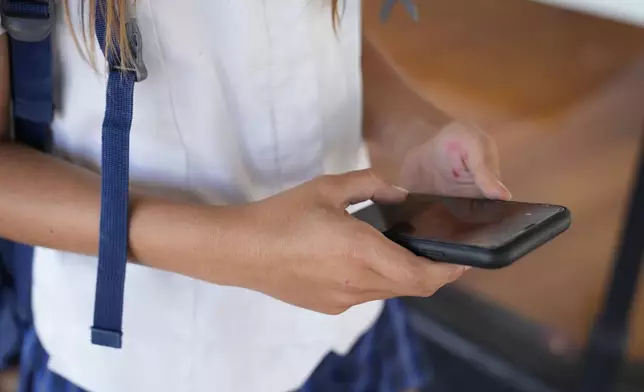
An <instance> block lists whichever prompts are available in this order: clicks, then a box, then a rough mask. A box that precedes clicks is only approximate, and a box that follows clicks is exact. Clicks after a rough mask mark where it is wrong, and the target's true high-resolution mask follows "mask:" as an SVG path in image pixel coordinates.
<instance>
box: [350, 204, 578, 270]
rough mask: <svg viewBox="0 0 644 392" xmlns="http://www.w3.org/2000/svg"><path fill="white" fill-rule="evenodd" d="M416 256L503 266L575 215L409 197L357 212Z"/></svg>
mask: <svg viewBox="0 0 644 392" xmlns="http://www.w3.org/2000/svg"><path fill="white" fill-rule="evenodd" d="M352 215H353V216H354V217H355V218H357V219H360V220H362V221H365V222H367V223H369V224H370V225H372V226H374V227H375V228H377V229H378V230H380V231H381V232H382V233H384V234H385V236H387V237H388V238H389V239H391V240H392V241H394V242H396V243H398V244H400V245H401V246H403V247H405V248H407V249H409V250H411V251H412V252H414V253H415V254H416V255H419V256H424V257H427V258H430V259H432V260H435V261H442V262H446V263H454V264H462V265H469V266H473V267H479V268H489V269H494V268H502V267H505V266H508V265H510V264H512V263H514V262H515V261H516V260H518V259H519V258H521V257H522V256H524V255H526V254H527V253H529V252H531V251H532V250H534V249H536V248H538V247H539V246H541V245H543V244H545V243H546V242H548V241H550V240H551V239H553V238H554V237H556V236H557V235H559V234H561V233H562V232H564V231H565V230H566V229H568V227H570V222H571V216H570V211H569V210H568V209H567V208H565V207H562V206H557V205H551V204H535V203H523V202H516V201H500V200H489V199H467V198H458V197H445V196H433V195H424V194H410V195H409V197H408V198H407V200H405V201H404V202H402V203H400V204H371V205H368V206H367V207H365V208H362V209H359V210H358V211H356V212H354V213H353V214H352Z"/></svg>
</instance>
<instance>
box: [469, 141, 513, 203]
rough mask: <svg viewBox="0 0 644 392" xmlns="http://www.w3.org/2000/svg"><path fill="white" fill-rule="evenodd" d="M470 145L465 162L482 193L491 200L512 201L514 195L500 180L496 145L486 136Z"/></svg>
mask: <svg viewBox="0 0 644 392" xmlns="http://www.w3.org/2000/svg"><path fill="white" fill-rule="evenodd" d="M468 144H469V145H470V148H468V153H467V154H466V156H464V157H463V162H464V164H465V166H466V169H467V171H469V172H470V174H471V175H472V177H473V179H474V183H475V184H476V186H477V187H478V188H479V190H480V191H481V193H482V194H483V195H484V196H485V197H487V198H489V199H499V200H510V199H511V198H512V194H510V191H509V190H508V188H506V187H505V185H503V183H502V182H501V180H500V179H499V175H498V173H499V163H498V154H497V153H496V147H495V146H494V144H493V143H492V142H490V141H489V140H487V139H486V136H480V137H477V138H475V139H473V140H471V141H470V143H468Z"/></svg>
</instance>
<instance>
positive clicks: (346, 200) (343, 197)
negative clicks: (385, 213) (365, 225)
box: [323, 169, 409, 208]
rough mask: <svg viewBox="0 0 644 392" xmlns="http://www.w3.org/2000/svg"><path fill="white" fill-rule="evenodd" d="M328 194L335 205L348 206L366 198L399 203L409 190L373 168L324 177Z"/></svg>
mask: <svg viewBox="0 0 644 392" xmlns="http://www.w3.org/2000/svg"><path fill="white" fill-rule="evenodd" d="M323 182H324V183H325V184H324V187H325V188H326V189H327V191H326V192H325V194H326V196H328V197H329V198H330V199H331V202H332V203H333V205H334V206H335V207H338V208H346V207H347V206H349V205H350V204H355V203H359V202H362V201H365V200H373V201H375V202H380V203H399V202H402V201H403V200H405V199H406V198H407V195H408V194H409V192H408V191H407V190H405V189H402V188H400V187H397V186H395V185H391V184H389V183H387V182H386V181H384V180H383V179H381V178H380V177H378V176H377V175H375V174H374V173H373V171H372V170H370V169H366V170H358V171H352V172H348V173H345V174H339V175H332V176H327V177H324V178H323Z"/></svg>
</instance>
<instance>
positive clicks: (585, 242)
mask: <svg viewBox="0 0 644 392" xmlns="http://www.w3.org/2000/svg"><path fill="white" fill-rule="evenodd" d="M363 4H364V5H363V7H364V15H365V16H364V26H365V27H364V28H365V31H366V35H367V37H368V39H369V41H371V43H372V44H373V45H374V46H375V47H376V48H377V49H378V50H379V51H380V52H381V53H382V54H383V55H384V56H385V58H387V59H388V61H389V63H390V65H391V66H392V67H393V68H394V69H395V70H396V71H397V72H399V73H400V74H401V75H402V77H404V78H405V79H406V80H407V81H408V82H409V83H410V84H412V85H414V86H416V87H417V88H418V91H419V92H420V94H421V95H423V96H424V97H425V98H426V99H427V100H429V101H431V102H432V103H433V104H435V105H436V106H437V107H439V108H440V109H441V110H443V111H445V112H446V113H448V114H450V115H451V116H452V117H455V118H458V119H461V120H463V119H464V120H469V121H472V122H474V123H476V124H478V125H480V126H481V127H482V128H484V129H485V130H486V131H487V132H489V133H490V134H491V135H493V136H494V137H495V139H496V140H497V143H498V144H499V148H500V153H501V157H502V173H503V179H504V182H505V183H506V184H507V185H508V186H509V188H510V190H511V191H512V193H513V196H514V198H515V199H518V200H525V201H535V202H552V203H556V204H562V205H566V206H568V207H569V208H570V209H571V211H572V214H573V226H572V228H571V229H570V230H569V232H568V233H566V234H565V235H563V236H561V237H559V238H558V239H557V240H555V241H553V242H552V243H550V244H549V245H547V246H545V247H543V248H542V249H540V250H538V251H536V252H534V253H533V254H531V255H529V256H528V257H526V258H525V259H523V260H522V261H521V262H519V263H517V264H515V265H513V266H512V267H510V268H507V269H504V270H500V271H480V270H479V271H471V272H468V274H466V276H465V277H464V278H463V279H462V280H461V281H460V283H459V284H458V285H456V286H455V287H451V288H449V289H446V290H443V291H441V292H440V293H439V295H437V296H436V297H434V298H432V299H428V300H422V301H410V303H411V305H412V306H413V307H414V308H415V309H418V310H420V312H421V313H422V314H423V315H424V316H425V317H424V319H422V320H420V321H419V323H420V324H421V328H424V329H425V330H426V334H427V335H429V336H428V340H429V344H430V347H429V349H430V350H438V351H437V353H436V356H440V355H442V354H444V353H441V350H443V351H446V352H447V353H449V355H450V356H456V357H458V358H457V359H458V360H465V361H469V362H471V364H472V366H474V368H476V369H475V370H476V372H479V373H481V374H482V376H485V377H492V378H499V377H500V378H502V379H504V380H505V381H504V382H503V383H499V384H494V383H493V384H490V385H489V388H488V389H481V388H476V389H467V387H466V386H461V387H460V388H458V387H453V388H452V389H450V390H456V391H460V390H466V391H469V390H494V391H496V390H550V389H549V388H552V390H571V388H572V385H574V381H575V380H576V375H577V371H578V367H579V360H580V357H581V355H582V354H583V351H582V350H583V347H584V345H585V343H586V341H587V339H588V335H589V332H590V327H591V326H592V323H593V322H594V318H595V315H596V313H597V311H598V310H599V309H600V306H601V305H602V300H603V298H604V293H605V288H606V286H607V284H608V283H609V279H610V272H611V267H612V262H613V251H614V248H615V246H616V245H617V241H618V239H619V235H620V230H621V225H622V221H623V215H624V213H625V212H626V211H625V209H626V206H627V201H628V196H629V191H630V185H631V180H632V175H633V171H634V166H635V164H636V160H635V159H636V153H637V149H638V146H639V145H640V142H639V140H640V135H641V133H642V124H643V120H644V29H641V28H639V27H637V25H638V24H641V25H642V26H644V2H641V1H616V0H577V1H567V0H548V1H545V2H535V1H531V0H476V1H472V0H419V1H417V4H418V7H419V11H420V21H419V23H413V22H412V21H411V20H410V18H409V16H408V15H407V14H406V13H405V11H404V8H403V7H401V6H399V7H396V8H395V10H394V12H393V15H392V18H391V19H390V20H389V21H388V22H387V23H384V24H383V23H380V21H379V19H378V12H379V8H380V2H378V1H366V2H363ZM417 136H418V139H417V140H422V137H423V135H417ZM383 137H384V136H383ZM415 143H416V141H414V140H409V139H405V138H400V139H396V140H391V141H386V142H384V143H378V144H379V145H388V146H393V147H392V148H391V149H388V150H381V151H380V150H375V151H374V152H373V155H374V165H375V166H376V168H377V169H378V170H379V171H380V172H381V173H383V174H385V175H387V176H390V177H391V178H393V176H394V175H395V173H397V170H398V167H399V166H400V162H399V158H398V157H400V156H401V154H400V153H399V152H400V151H401V150H404V149H406V148H409V147H410V146H413V145H414V144H415ZM642 287H644V279H640V288H641V289H640V290H639V295H638V296H637V300H636V302H635V304H634V305H633V310H634V313H633V322H632V326H631V337H630V341H629V347H628V352H629V364H628V366H627V368H626V369H625V372H624V375H623V377H622V378H623V380H622V384H623V385H622V387H621V388H622V389H623V390H633V391H644V288H642ZM432 335H433V336H432ZM492 357H494V358H492ZM436 362H437V366H439V367H440V363H446V362H448V363H452V362H449V361H448V358H444V357H442V356H441V357H440V358H439V359H437V360H436ZM454 369H460V370H459V371H456V372H455V371H454ZM463 369H464V368H463V367H462V366H456V367H454V366H452V369H451V370H450V369H439V373H440V372H441V371H442V372H443V373H446V374H452V373H455V374H453V376H455V377H453V379H452V384H453V385H456V383H458V382H460V381H459V379H462V378H464V377H463V376H467V375H471V374H472V373H471V372H470V371H469V370H468V371H465V370H463ZM465 378H467V377H465ZM480 385H488V384H480ZM501 388H508V389H501ZM513 388H514V389H513ZM448 389H449V388H448Z"/></svg>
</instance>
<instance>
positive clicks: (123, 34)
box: [64, 0, 340, 70]
mask: <svg viewBox="0 0 644 392" xmlns="http://www.w3.org/2000/svg"><path fill="white" fill-rule="evenodd" d="M271 1H276V0H271ZM339 1H340V0H331V20H332V23H333V28H334V30H335V29H336V27H337V25H338V22H339ZM130 2H134V3H136V0H106V1H105V4H106V5H105V9H100V10H99V9H97V0H81V1H80V10H79V12H80V15H81V32H82V35H81V37H82V41H83V43H84V45H83V46H84V47H85V48H87V50H88V52H89V54H90V56H89V58H90V62H92V60H91V59H93V58H94V56H93V54H94V52H95V51H96V44H95V40H94V36H95V34H96V13H97V12H103V13H104V17H105V25H106V29H105V52H106V53H111V54H114V55H115V56H116V58H117V59H119V60H120V67H121V68H122V69H130V70H131V69H134V61H133V55H132V48H131V47H130V42H129V41H128V36H127V29H126V24H127V21H128V20H129V18H130V15H129V12H130V11H129V10H130V6H131V4H130ZM86 7H89V20H88V21H86V20H85V15H86ZM64 8H65V18H66V20H67V23H68V24H70V21H71V15H70V9H69V0H64ZM88 22H89V26H87V23H88ZM72 36H73V39H74V43H75V44H76V46H77V47H78V48H79V49H80V48H81V47H82V46H81V44H80V42H79V39H78V36H77V35H76V34H75V33H74V32H73V31H72ZM115 48H118V53H114V52H115ZM81 52H82V51H81ZM92 65H94V64H93V63H92Z"/></svg>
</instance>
